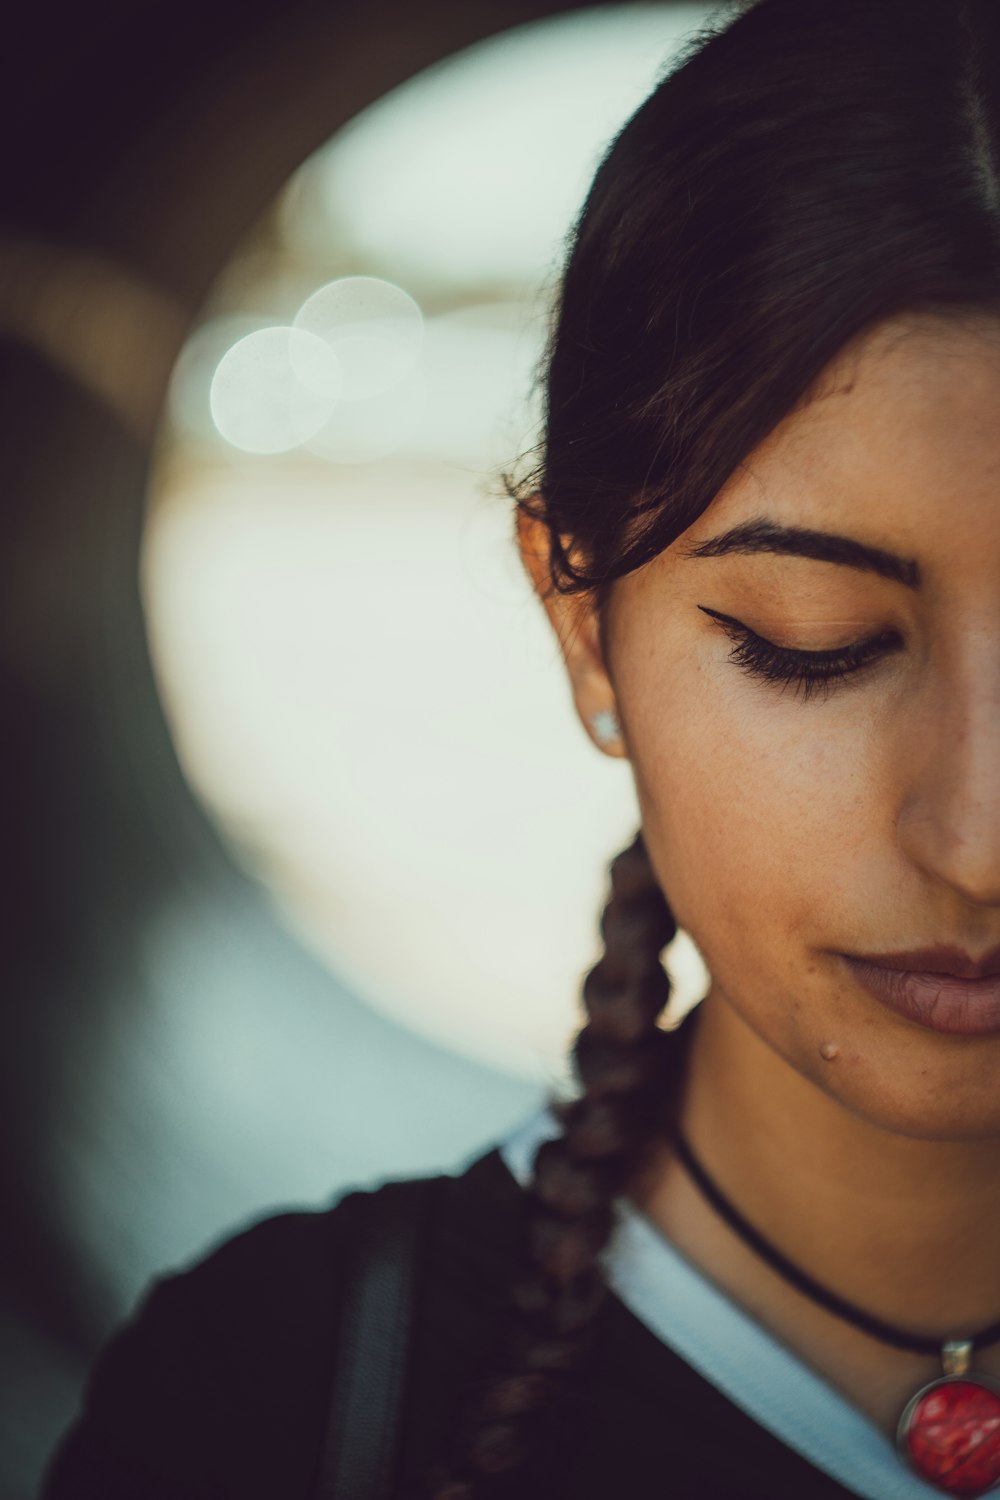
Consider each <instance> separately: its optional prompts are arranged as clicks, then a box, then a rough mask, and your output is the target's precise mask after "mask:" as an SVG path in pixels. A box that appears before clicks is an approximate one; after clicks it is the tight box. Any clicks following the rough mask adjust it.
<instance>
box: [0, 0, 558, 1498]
mask: <svg viewBox="0 0 1000 1500" xmlns="http://www.w3.org/2000/svg"><path fill="white" fill-rule="evenodd" d="M571 8H576V7H571V6H569V5H562V4H558V3H546V4H536V3H528V0H502V3H501V0H493V3H482V4H479V3H477V4H476V5H469V4H468V3H461V0H437V3H425V4H422V5H420V6H413V5H412V4H410V5H407V4H406V3H404V0H394V3H388V0H374V3H373V0H366V3H365V4H363V5H362V4H350V3H344V0H341V3H335V0H326V3H325V4H323V5H322V6H320V5H311V4H302V3H299V4H295V3H292V4H290V5H289V4H287V3H286V4H283V5H281V6H280V7H279V6H278V5H277V4H275V3H262V0H241V3H240V4H239V5H238V6H237V5H235V4H223V3H220V0H199V3H198V4H197V5H195V4H194V3H193V0H172V3H165V0H151V3H146V4H144V5H143V6H141V7H136V6H132V5H127V4H125V3H124V0H118V3H111V0H103V3H100V4H98V6H96V7H78V8H76V9H74V10H69V11H66V12H65V13H64V14H61V15H60V16H59V17H58V21H55V20H54V18H53V17H52V15H51V14H50V13H47V12H45V11H44V10H41V9H39V8H35V9H34V10H33V11H31V10H28V9H27V8H26V9H24V10H22V12H21V13H20V14H19V15H18V16H17V17H16V18H15V19H14V21H13V27H12V37H11V40H10V44H9V47H8V56H9V57H11V58H12V59H13V60H14V67H13V69H12V72H13V77H12V79H11V80H9V87H7V88H6V90H5V93H4V95H3V96H2V97H0V114H2V116H3V118H4V122H5V125H6V129H5V130H4V132H3V140H4V143H5V148H6V151H5V155H6V163H5V170H4V178H3V181H4V201H3V213H2V218H3V225H2V239H0V335H2V366H0V397H2V399H0V426H2V428H3V445H2V452H3V455H4V456H3V467H4V481H5V482H4V484H3V490H2V508H0V714H2V724H3V733H2V734H0V774H2V778H3V785H4V788H5V791H6V795H5V797H4V799H3V838H2V841H0V849H2V859H3V865H2V878H3V897H4V900H3V905H2V910H3V913H4V919H3V925H2V929H0V952H2V954H3V960H4V969H3V973H4V981H5V982H4V984H3V990H2V995H3V1011H2V1023H0V1024H2V1027H3V1036H2V1042H0V1070H2V1100H3V1104H2V1108H3V1118H2V1137H0V1139H2V1141H3V1156H2V1160H0V1193H2V1196H3V1217H4V1223H5V1226H6V1233H5V1234H4V1235H3V1236H2V1237H0V1350H2V1351H3V1352H2V1355H0V1358H2V1361H3V1363H2V1367H0V1494H2V1495H3V1496H5V1497H8V1500H22V1497H26V1496H28V1495H29V1494H31V1493H33V1491H34V1487H35V1483H36V1480H37V1475H38V1472H39V1469H40V1466H41V1464H42V1462H43V1460H44V1457H45V1455H46V1454H47V1453H48V1451H49V1450H50V1448H51V1445H52V1443H53V1441H54V1439H55V1436H56V1434H57V1433H58V1432H59V1431H60V1430H61V1429H62V1427H63V1426H64V1425H65V1423H66V1421H67V1420H68V1418H69V1416H70V1415H71V1413H72V1411H73V1409H74V1406H75V1403H76V1401H77V1399H78V1395H79V1390H80V1384H81V1380H82V1377H83V1372H84V1370H85V1368H86V1365H87V1363H88V1361H89V1360H90V1358H91V1357H92V1355H93V1352H94V1350H95V1348H96V1347H97V1345H98V1344H99V1342H100V1341H101V1340H102V1339H103V1338H104V1337H105V1336H106V1334H107V1332H108V1330H109V1327H110V1326H111V1324H112V1323H113V1322H114V1321H115V1320H116V1319H117V1318H119V1317H120V1316H122V1314H123V1312H124V1311H125V1310H126V1309H127V1307H128V1306H129V1305H130V1304H131V1302H132V1300H133V1299H134V1297H135V1295H136V1294H137V1292H138V1290H139V1288H140V1287H141V1285H142V1284H143V1282H144V1280H145V1279H146V1277H147V1276H148V1275H149V1274H151V1272H152V1271H153V1270H154V1269H157V1268H161V1267H163V1266H166V1265H168V1264H176V1263H180V1262H182V1261H184V1260H185V1259H186V1258H190V1257H192V1256H193V1255H195V1254H196V1253H199V1252H200V1251H201V1250H202V1249H204V1248H205V1246H206V1244H207V1243H208V1242H209V1241H210V1240H211V1239H212V1238H214V1237H216V1236H218V1235H221V1234H222V1233H224V1232H227V1231H228V1230H230V1229H231V1228H232V1227H233V1226H234V1225H235V1224H236V1223H238V1222H241V1221H243V1220H244V1219H246V1218H247V1217H248V1216H252V1215H253V1214H260V1213H262V1212H264V1211H266V1210H267V1209H268V1208H269V1207H276V1206H278V1205H279V1202H283V1203H284V1202H291V1201H302V1200H310V1201H319V1200H321V1199H323V1198H324V1197H329V1196H330V1195H332V1194H334V1193H335V1192H337V1191H338V1190H339V1189H341V1188H342V1187H343V1186H344V1185H345V1184H346V1183H348V1182H350V1181H357V1180H359V1179H360V1178H368V1177H375V1176H379V1175H389V1174H390V1173H402V1172H410V1171H420V1170H424V1169H428V1168H431V1167H435V1166H448V1165H452V1164H457V1163H458V1162H459V1161H460V1160H461V1159H464V1158H465V1157H467V1156H468V1155H470V1154H472V1153H473V1152H474V1151H476V1150H478V1149H479V1148H480V1147H481V1145H483V1144H485V1143H487V1142H488V1141H490V1140H492V1139H493V1138H494V1137H495V1136H496V1134H497V1133H498V1132H500V1131H501V1130H502V1129H504V1128H505V1127H506V1126H507V1125H508V1124H510V1123H513V1121H514V1120H515V1119H517V1118H518V1117H519V1116H520V1115H521V1114H522V1113H523V1112H524V1110H525V1109H526V1108H528V1107H529V1106H530V1105H531V1104H532V1102H534V1101H535V1099H536V1098H537V1096H538V1091H537V1089H536V1088H534V1087H532V1086H530V1085H528V1084H526V1083H525V1082H523V1081H522V1080H518V1079H516V1078H512V1077H510V1076H506V1075H504V1074H501V1073H499V1072H491V1070H489V1069H488V1068H484V1067H481V1066H478V1065H476V1064H474V1063H471V1062H468V1061H465V1060H463V1059H460V1058H459V1057H457V1056H455V1055H452V1054H450V1053H448V1052H447V1051H445V1050H443V1049H438V1048H435V1047H433V1046H432V1045H431V1044H429V1043H427V1042H423V1041H420V1040H418V1039H417V1038H415V1037H413V1036H411V1035H409V1034H408V1033H406V1032H405V1031H403V1030H401V1029H400V1028H398V1027H396V1026H394V1025H393V1024H392V1023H391V1022H389V1021H386V1020H385V1019H383V1018H380V1017H378V1016H376V1015H374V1013H372V1012H370V1011H369V1010H367V1008H366V1007H364V1006H363V1005H362V1004H361V1003H360V1002H359V1000H358V999H357V998H356V997H355V996H353V995H352V994H351V993H350V992H349V991H348V990H347V988H346V987H344V986H342V985H338V983H337V982H336V980H335V979H334V978H333V977H331V976H330V974H329V973H327V972H326V971H325V970H323V969H322V968H321V967H320V966H319V965H318V964H316V962H315V961H313V960H311V959H310V958H308V957H307V955H306V954H304V953H303V952H302V951H301V950H300V948H299V947H298V945H297V944H296V942H295V941H294V939H293V938H292V937H290V936H289V935H288V934H287V933H286V932H285V931H284V930H283V929H282V928H281V926H280V924H279V923H278V922H277V921H276V920H275V918H274V915H273V912H272V909H271V907H270V905H269V903H268V902H267V900H266V895H265V893H263V892H262V891H261V890H259V889H258V888H257V887H256V886H255V884H254V883H253V882H252V881H250V880H249V879H248V878H247V877H246V876H245V875H243V874H242V873H241V872H240V871H238V870H237V868H236V867H235V865H234V863H233V861H232V860H231V858H230V855H229V853H228V850H227V848H226V846H225V843H224V840H223V839H221V838H220V836H219V834H218V832H217V830H216V829H215V828H214V827H213V826H212V823H211V821H210V820H209V819H208V817H207V816H206V815H205V813H204V812H203V810H202V809H201V808H200V807H199V806H198V805H197V804H196V803H195V802H194V800H193V799H192V797H191V795H190V793H189V791H188V789H187V787H186V785H185V782H184V779H183V776H182V775H181V773H180V770H179V767H178V763H177V760H176V757H175V754H174V751H173V749H172V746H171V743H170V738H169V734H168V732H167V728H166V725H165V722H164V718H163V714H162V711H161V708H160V705H159V703H158V700H157V696H156V691H155V687H154V683H153V678H152V674H151V671H150V664H149V657H148V652H147V647H146V639H145V633H144V625H143V618H142V609H141V604H140V598H139V593H138V586H137V557H138V549H139V542H140V537H141V533H142V524H143V509H142V508H143V497H144V493H145V488H146V480H147V473H148V466H149V461H150V444H151V442H152V438H153V435H154V433H155V431H156V426H157V420H158V415H159V411H160V407H161V404H162V401H163V396H164V390H165V387H166V382H167V379H168V376H169V372H170V369H171V367H172V364H173V361H174V359H175V357H176V354H177V352H178V350H179V348H180V346H181V344H182V342H183V339H184V336H185V332H186V330H187V329H188V327H189V326H190V324H191V322H192V320H193V318H194V317H195V315H196V312H197V309H198V307H199V304H200V302H201V299H202V298H203V297H204V295H205V292H206V290H207V288H208V286H209V285H210V283H211V281H212V279H213V277H214V276H215V275H216V274H217V272H218V271H219V269H220V267H221V266H222V264H223V263H224V262H225V260H226V258H227V256H228V254H229V253H230V251H231V249H232V247H233V246H234V245H235V244H236V242H237V241H238V240H239V238H240V237H241V235H243V234H244V232H245V231H246V229H247V227H248V226H249V225H250V224H251V223H252V222H253V220H254V219H255V217H256V216H257V215H258V213H259V212H260V211H261V209H262V208H263V206H264V205H265V204H266V203H267V202H268V201H269V200H270V199H271V198H272V197H273V196H274V194H275V193H276V192H277V190H278V188H279V187H280V186H281V184H282V183H283V182H284V181H285V180H286V178H287V177H288V175H289V174H290V173H291V172H292V171H293V170H294V169H295V167H296V166H297V165H298V164H299V162H301V161H302V160H303V158H304V157H305V156H306V155H307V154H308V153H309V152H310V151H311V150H313V149H314V148H315V147H316V146H318V145H319V144H320V143H321V142H322V141H323V140H325V139H326V138H327V137H328V136H329V135H330V134H331V133H332V132H333V131H334V130H335V129H336V128H337V127H338V126H339V125H340V124H342V123H343V122H344V121H345V120H347V119H348V118H350V117H351V116H352V115H353V114H354V113H355V112H356V111H357V110H358V109H360V108H361V107H363V106H364V105H365V104H367V103H368V102H370V101H371V100H372V99H374V98H376V97H378V96H379V95H380V94H381V93H382V92H384V91H385V90H387V89H388V88H390V87H392V86H394V85H395V84H396V83H398V82H400V81H402V80H403V79H405V78H406V77H408V76H409V75H410V74H412V73H413V72H415V71H417V70H419V69H420V68H423V67H425V66H427V65H428V64H429V63H431V62H432V61H434V60H435V59H437V58H439V57H441V56H444V55H446V54H448V53H450V52H451V51H454V50H457V49H458V48H460V47H463V46H466V45H468V44H469V43H471V42H473V41H474V40H476V39H478V38H480V37H483V36H486V35H489V34H490V33H492V32H494V31H499V30H502V29H504V28H505V27H508V26H511V25H515V24H519V23H522V22H524V21H526V20H529V19H531V18H534V17H537V16H541V15H546V14H552V13H554V12H557V11H560V10H569V9H571ZM525 103H526V105H527V103H528V101H525ZM276 997H278V1000H276ZM182 1003H183V1005H184V1006H185V1007H187V1009H186V1012H185V1013H186V1014H195V1013H197V1014H199V1015H202V1016H205V1015H206V1014H208V1015H209V1019H210V1020H212V1023H213V1025H214V1027H215V1029H214V1031H213V1032H212V1033H211V1036H210V1037H209V1036H208V1033H207V1032H206V1042H205V1048H206V1053H205V1055H206V1058H207V1063H206V1068H205V1070H204V1072H203V1074H202V1075H200V1076H198V1077H193V1076H192V1074H191V1073H190V1071H187V1072H185V1071H184V1068H183V1067H182V1066H181V1063H180V1061H179V1057H178V1053H177V1052H176V1050H175V1038H174V1034H173V1032H172V1031H171V1018H172V1016H174V1015H175V1014H176V1013H177V1011H178V1009H179V1007H180V1006H181V1004H182ZM265 1011H266V1013H267V1018H268V1019H267V1024H268V1025H280V1026H287V1027H291V1028H295V1029H296V1030H297V1032H298V1033H300V1034H301V1035H302V1037H303V1041H304V1047H303V1054H304V1055H305V1054H306V1053H308V1054H309V1056H310V1057H311V1059H312V1062H311V1063H310V1069H311V1071H309V1072H308V1075H306V1074H303V1075H297V1076H295V1077H291V1078H275V1077H274V1076H273V1073H272V1072H271V1071H270V1070H269V1059H268V1057H267V1056H266V1055H265V1053H264V1052H262V1051H261V1050H260V1049H258V1050H257V1051H254V1049H253V1048H252V1047H251V1048H248V1047H247V1046H244V1045H241V1037H245V1036H246V1035H251V1034H252V1035H257V1034H258V1032H256V1031H254V1030H253V1028H254V1026H255V1025H256V1024H257V1023H256V1021H255V1017H259V1016H260V1015H262V1014H264V1012H265ZM213 1049H214V1050H213ZM317 1059H318V1061H317ZM304 1066H305V1064H304ZM227 1068H228V1069H229V1071H228V1072H227V1073H226V1077H225V1080H224V1081H225V1087H221V1086H220V1087H216V1086H215V1085H216V1083H217V1082H218V1081H219V1080H220V1079H221V1073H222V1072H224V1071H225V1070H226V1069H227ZM220 1070H221V1071H220ZM327 1078H328V1079H329V1088H328V1090H327V1091H325V1092H324V1091H323V1089H324V1082H325V1080H326V1079H327ZM351 1079H353V1081H354V1082H353V1087H352V1085H351V1083H350V1082H349V1080H351ZM95 1080H97V1081H98V1082H97V1085H96V1086H95ZM304 1080H305V1082H304ZM303 1087H308V1089H309V1090H311V1092H312V1094H313V1096H318V1095H320V1094H322V1102H321V1106H317V1108H316V1109H315V1111H314V1112H313V1114H309V1113H308V1110H307V1114H306V1124H305V1126H300V1127H299V1128H298V1134H296V1133H295V1132H292V1133H290V1134H289V1135H288V1136H287V1138H286V1137H285V1136H282V1134H281V1121H282V1119H283V1108H284V1102H285V1101H286V1100H287V1098H288V1097H290V1095H291V1093H292V1091H294V1090H297V1089H301V1088H303ZM227 1091H228V1092H227ZM390 1094H393V1095H394V1096H395V1097H396V1098H397V1099H398V1101H399V1110H398V1113H397V1114H396V1115H395V1116H393V1117H389V1116H385V1115H384V1112H383V1111H381V1110H380V1104H381V1101H382V1100H384V1099H385V1098H386V1097H388V1096H389V1095H390ZM234 1101H236V1102H234ZM230 1106H231V1107H230ZM241 1110H242V1111H245V1112H246V1118H248V1119H250V1120H251V1122H256V1127H255V1128H256V1134H253V1132H252V1131H251V1136H250V1139H249V1141H248V1142H246V1143H245V1149H244V1155H243V1167H242V1169H241V1170H240V1171H239V1172H235V1173H234V1171H233V1169H232V1165H231V1164H232V1161H233V1159H234V1158H233V1155H232V1152H233V1149H234V1123H233V1122H234V1119H235V1120H238V1121H239V1122H240V1123H241V1125H242V1122H243V1120H244V1115H241V1114H240V1111H241ZM266 1143H270V1144H269V1147H267V1149H266V1148H265V1147H266ZM165 1204H169V1206H170V1212H169V1213H167V1212H166V1211H165V1207H164V1205H165Z"/></svg>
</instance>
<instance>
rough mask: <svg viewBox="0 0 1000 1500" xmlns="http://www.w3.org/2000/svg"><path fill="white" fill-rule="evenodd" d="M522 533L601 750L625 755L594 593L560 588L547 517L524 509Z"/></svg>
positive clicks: (581, 708)
mask: <svg viewBox="0 0 1000 1500" xmlns="http://www.w3.org/2000/svg"><path fill="white" fill-rule="evenodd" d="M517 538H518V546H519V548H520V553H521V561H522V562H523V564H524V566H525V568H526V570H527V572H528V575H529V577H530V578H531V581H532V584H533V585H534V589H535V592H536V594H537V595H538V597H539V599H540V600H541V602H542V604H543V605H544V606H545V611H546V614H547V615H548V617H549V622H550V624H551V625H552V628H553V630H554V631H555V633H556V638H557V640H558V641H559V649H560V651H561V652H562V657H563V661H564V662H565V663H566V670H567V672H568V674H569V679H570V686H571V687H572V690H573V700H574V703H575V705H576V710H577V713H578V714H579V716H580V719H581V721H582V722H583V725H584V727H585V729H586V731H587V733H588V735H589V736H590V738H591V740H593V742H594V744H595V745H597V746H598V748H599V749H601V750H602V751H603V752H604V753H605V754H606V755H611V756H616V757H621V756H625V755H626V754H627V751H626V749H625V741H624V737H623V735H622V734H621V732H619V734H618V735H617V736H610V735H609V734H608V725H609V723H610V722H612V720H613V721H614V722H618V720H619V718H620V716H619V715H618V710H617V704H616V701H615V692H614V688H613V687H612V685H611V680H610V677H609V675H608V670H607V665H606V663H605V660H604V648H603V645H602V642H601V631H600V620H599V617H598V613H597V609H596V608H595V606H594V601H593V598H592V596H591V595H589V594H560V593H559V592H558V591H557V590H556V588H555V587H554V585H553V582H552V568H551V542H550V538H549V531H548V528H547V527H546V525H545V523H544V521H541V520H540V519H538V517H535V516H530V515H526V514H525V512H524V511H523V510H519V511H518V515H517ZM609 716H610V718H609Z"/></svg>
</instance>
